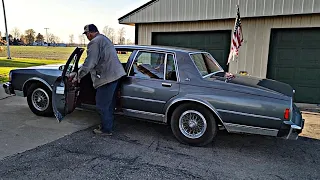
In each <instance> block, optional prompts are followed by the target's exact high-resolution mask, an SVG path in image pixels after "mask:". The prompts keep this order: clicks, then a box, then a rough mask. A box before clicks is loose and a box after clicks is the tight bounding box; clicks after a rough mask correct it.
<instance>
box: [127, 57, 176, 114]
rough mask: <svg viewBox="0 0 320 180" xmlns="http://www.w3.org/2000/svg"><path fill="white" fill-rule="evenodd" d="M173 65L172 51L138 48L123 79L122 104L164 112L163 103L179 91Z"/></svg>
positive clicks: (158, 112)
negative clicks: (139, 49)
mask: <svg viewBox="0 0 320 180" xmlns="http://www.w3.org/2000/svg"><path fill="white" fill-rule="evenodd" d="M175 65H176V63H175V59H174V55H173V54H167V55H166V53H163V52H161V53H158V52H144V51H139V52H138V53H137V56H136V59H135V60H134V62H133V64H132V66H131V68H130V73H129V74H130V76H129V77H127V78H125V79H124V80H123V82H122V90H121V93H122V94H121V97H122V107H123V108H124V109H130V110H136V111H142V112H144V113H151V114H152V113H155V114H160V115H163V114H164V105H165V103H166V102H167V101H169V100H170V99H171V98H172V97H174V96H175V95H177V94H178V93H179V83H178V82H177V80H176V77H177V75H176V71H175V69H176V66H175ZM165 69H166V71H165Z"/></svg>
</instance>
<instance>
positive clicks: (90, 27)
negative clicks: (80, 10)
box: [83, 24, 98, 34]
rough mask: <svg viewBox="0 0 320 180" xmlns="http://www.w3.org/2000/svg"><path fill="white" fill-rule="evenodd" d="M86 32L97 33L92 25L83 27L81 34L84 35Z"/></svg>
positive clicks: (96, 29) (95, 27)
mask: <svg viewBox="0 0 320 180" xmlns="http://www.w3.org/2000/svg"><path fill="white" fill-rule="evenodd" d="M87 32H98V28H97V26H95V25H94V24H87V25H85V26H84V32H83V34H86V33H87Z"/></svg>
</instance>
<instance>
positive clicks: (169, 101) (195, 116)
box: [3, 45, 304, 146]
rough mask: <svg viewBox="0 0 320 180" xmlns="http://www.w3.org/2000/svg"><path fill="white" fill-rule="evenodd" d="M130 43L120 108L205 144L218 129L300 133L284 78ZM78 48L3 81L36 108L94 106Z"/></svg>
mask: <svg viewBox="0 0 320 180" xmlns="http://www.w3.org/2000/svg"><path fill="white" fill-rule="evenodd" d="M115 47H116V49H117V51H119V52H123V51H129V52H131V54H130V57H129V58H128V61H127V62H126V63H123V67H124V68H125V70H126V72H127V76H125V77H123V78H122V80H121V85H120V88H119V91H118V96H117V97H118V98H117V108H116V111H115V113H116V114H119V115H123V116H127V117H133V118H139V119H141V120H147V121H151V122H155V123H164V124H168V125H170V126H171V129H172V132H173V134H174V135H175V137H176V138H177V139H178V140H179V141H180V142H182V143H186V144H189V145H193V146H203V145H206V144H208V143H210V142H211V141H212V140H213V139H214V137H215V136H216V134H217V132H218V130H219V129H224V130H226V131H227V132H230V133H249V134H259V135H267V136H275V137H282V138H286V139H297V138H298V135H299V133H301V132H302V129H303V126H304V119H302V115H301V112H300V111H299V109H298V108H297V107H296V106H295V104H294V103H293V97H294V89H293V88H292V87H291V86H290V85H288V84H285V83H282V82H278V81H274V80H270V79H260V78H255V77H250V76H243V75H233V74H231V73H228V72H224V70H223V69H222V68H221V66H220V65H219V64H218V63H217V61H216V60H215V59H214V58H213V57H212V55H211V54H209V53H207V52H205V51H199V50H193V49H184V48H175V47H157V46H137V45H130V46H129V45H116V46H115ZM83 51H84V49H83V48H76V49H75V50H74V52H73V53H72V54H71V56H70V58H69V59H68V61H67V63H66V64H65V65H48V66H39V67H30V68H22V69H15V70H12V71H11V72H10V81H9V82H7V83H5V84H4V85H3V86H4V89H5V90H6V92H7V93H8V94H16V95H20V96H23V97H27V101H28V104H29V107H30V109H31V111H32V112H33V113H35V114H37V115H40V116H53V115H55V117H56V118H57V119H58V120H59V122H60V121H62V120H63V118H64V117H65V116H66V115H68V114H70V113H72V112H73V111H74V110H75V109H76V108H77V107H81V108H87V109H95V92H96V91H95V89H94V88H93V86H92V80H91V77H90V74H88V75H87V76H86V77H85V78H84V79H83V80H82V81H81V83H80V84H77V83H72V82H71V80H72V77H71V75H72V74H74V73H73V72H77V71H78V69H79V67H80V66H81V64H79V59H80V57H81V55H82V53H83Z"/></svg>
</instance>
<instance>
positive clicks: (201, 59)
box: [190, 53, 223, 77]
mask: <svg viewBox="0 0 320 180" xmlns="http://www.w3.org/2000/svg"><path fill="white" fill-rule="evenodd" d="M190 56H191V59H192V60H193V62H194V64H195V65H196V66H197V68H198V70H199V72H200V74H201V75H202V76H203V77H204V76H208V75H213V74H215V73H218V72H223V69H222V68H221V66H220V65H219V64H218V63H217V62H216V60H215V59H214V58H213V57H212V56H211V55H210V54H209V53H194V54H190Z"/></svg>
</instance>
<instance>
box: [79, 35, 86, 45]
mask: <svg viewBox="0 0 320 180" xmlns="http://www.w3.org/2000/svg"><path fill="white" fill-rule="evenodd" d="M79 44H81V45H83V46H85V45H86V35H84V34H80V35H79Z"/></svg>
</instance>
